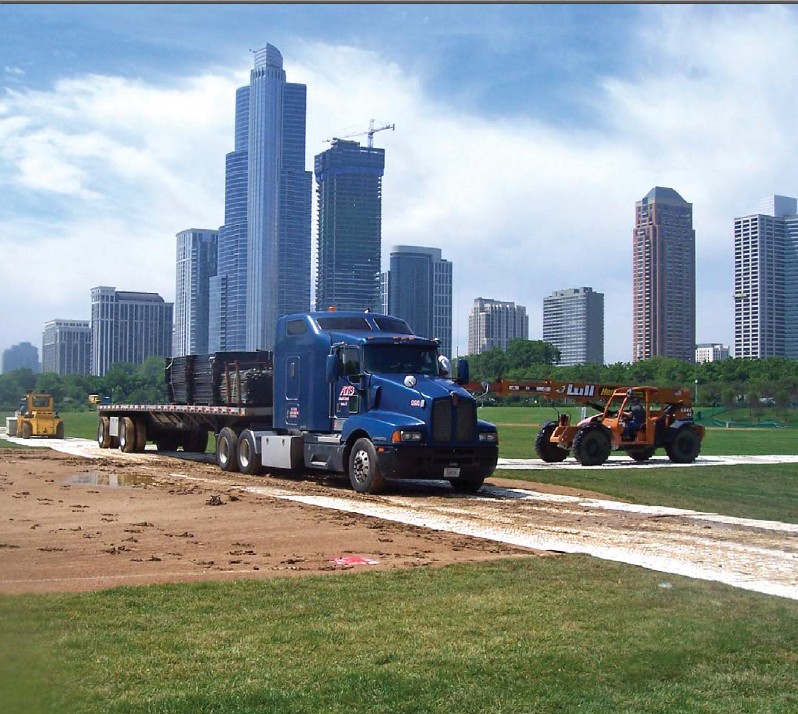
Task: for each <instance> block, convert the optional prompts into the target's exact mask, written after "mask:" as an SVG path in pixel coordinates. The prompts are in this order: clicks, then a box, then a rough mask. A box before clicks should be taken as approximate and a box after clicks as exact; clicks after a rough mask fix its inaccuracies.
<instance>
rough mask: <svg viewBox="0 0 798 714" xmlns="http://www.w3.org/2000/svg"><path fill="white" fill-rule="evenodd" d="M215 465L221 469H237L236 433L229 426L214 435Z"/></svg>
mask: <svg viewBox="0 0 798 714" xmlns="http://www.w3.org/2000/svg"><path fill="white" fill-rule="evenodd" d="M216 465H217V466H218V467H219V468H220V469H221V470H222V471H238V435H237V434H236V433H235V432H234V431H233V430H232V429H231V428H230V427H229V426H226V427H225V428H224V429H222V430H221V431H220V432H219V435H218V436H217V437H216Z"/></svg>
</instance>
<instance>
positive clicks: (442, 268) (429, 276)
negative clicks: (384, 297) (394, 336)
mask: <svg viewBox="0 0 798 714" xmlns="http://www.w3.org/2000/svg"><path fill="white" fill-rule="evenodd" d="M389 276H390V277H389V280H388V312H390V314H391V315H396V316H397V317H401V318H402V319H404V320H405V321H406V322H407V324H408V325H410V327H411V328H412V329H413V332H415V333H416V334H417V335H423V336H424V337H432V338H437V339H439V340H440V342H441V352H442V353H443V354H445V355H446V356H447V357H451V356H452V264H451V263H450V262H449V261H448V260H446V259H444V258H443V257H442V254H441V251H440V249H439V248H425V247H423V246H415V245H397V246H394V248H393V250H392V252H391V269H390V273H389Z"/></svg>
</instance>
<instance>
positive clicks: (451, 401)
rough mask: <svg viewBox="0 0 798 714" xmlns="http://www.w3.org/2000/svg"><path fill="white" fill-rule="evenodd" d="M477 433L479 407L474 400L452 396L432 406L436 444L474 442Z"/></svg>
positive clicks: (433, 436) (437, 401) (433, 432)
mask: <svg viewBox="0 0 798 714" xmlns="http://www.w3.org/2000/svg"><path fill="white" fill-rule="evenodd" d="M476 431H477V407H476V403H475V402H474V401H473V400H471V399H462V398H459V397H458V396H457V395H452V396H451V397H445V398H443V399H436V400H435V402H434V403H433V404H432V440H433V441H434V442H453V441H455V442H472V441H474V437H475V435H476Z"/></svg>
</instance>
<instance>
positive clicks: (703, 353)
mask: <svg viewBox="0 0 798 714" xmlns="http://www.w3.org/2000/svg"><path fill="white" fill-rule="evenodd" d="M729 354H730V350H729V346H728V345H723V344H720V343H718V342H703V343H701V344H698V345H696V346H695V361H696V364H701V363H702V362H717V361H719V360H722V359H728V358H729Z"/></svg>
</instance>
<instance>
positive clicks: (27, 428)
mask: <svg viewBox="0 0 798 714" xmlns="http://www.w3.org/2000/svg"><path fill="white" fill-rule="evenodd" d="M20 436H21V437H22V438H23V439H30V438H31V437H32V436H33V427H32V426H31V425H30V422H29V421H23V422H22V431H21V432H20Z"/></svg>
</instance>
